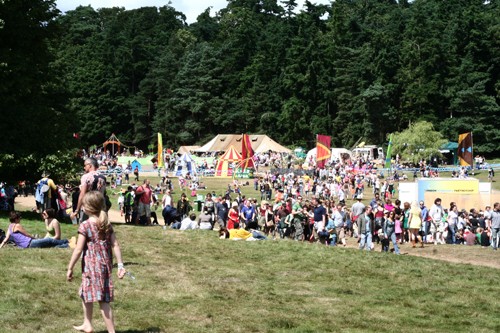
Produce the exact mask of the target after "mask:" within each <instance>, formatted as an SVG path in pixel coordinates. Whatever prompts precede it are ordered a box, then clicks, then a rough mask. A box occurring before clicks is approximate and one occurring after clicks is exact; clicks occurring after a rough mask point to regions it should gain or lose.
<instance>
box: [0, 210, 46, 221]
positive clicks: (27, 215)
mask: <svg viewBox="0 0 500 333" xmlns="http://www.w3.org/2000/svg"><path fill="white" fill-rule="evenodd" d="M16 211H17V212H19V214H21V216H22V217H23V218H24V219H27V220H40V221H41V218H42V217H41V215H40V214H39V213H37V212H33V211H27V210H21V211H18V210H16ZM9 213H10V212H9V211H0V218H5V219H7V220H8V219H9ZM42 222H43V221H42Z"/></svg>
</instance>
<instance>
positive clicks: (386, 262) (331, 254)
mask: <svg viewBox="0 0 500 333" xmlns="http://www.w3.org/2000/svg"><path fill="white" fill-rule="evenodd" d="M22 223H23V225H24V226H25V228H26V229H27V230H29V231H30V232H37V233H40V234H43V223H42V222H41V221H40V220H39V219H38V217H37V216H36V215H33V214H32V213H28V212H26V213H23V220H22ZM7 225H8V223H7V220H6V216H5V215H1V216H0V228H2V229H4V230H6V229H7ZM62 229H63V235H64V236H66V237H70V236H72V235H74V234H75V232H76V227H75V226H72V225H63V227H62ZM115 230H116V233H117V237H118V239H119V241H120V243H121V247H122V252H123V257H124V261H125V265H126V267H127V268H128V269H129V270H130V271H131V272H132V273H133V274H134V275H135V276H136V280H132V279H130V278H127V277H126V278H125V279H124V280H117V279H115V287H116V302H115V303H114V305H113V306H114V311H115V312H114V314H115V318H116V326H117V331H118V332H128V333H131V332H311V333H312V332H340V331H342V332H452V331H453V332H498V331H500V317H498V315H497V314H498V313H499V312H500V300H499V298H498V295H499V293H500V285H499V284H498V274H499V270H498V269H494V268H487V267H479V266H472V265H463V264H452V263H446V262H443V261H437V260H431V259H425V258H418V257H414V256H395V255H392V254H387V253H384V254H382V253H380V252H372V253H366V252H360V251H358V250H355V249H349V248H328V247H326V246H322V245H318V244H309V243H305V244H304V243H298V242H293V241H271V240H269V241H263V242H243V241H230V240H220V239H218V238H217V235H216V233H215V232H210V231H205V232H203V231H189V232H179V231H172V230H163V229H162V228H161V227H135V226H127V225H116V227H115ZM447 248H448V249H449V247H447V246H444V247H440V251H441V250H443V251H444V249H447ZM463 248H464V247H460V250H461V249H463ZM474 251H481V249H477V248H476V249H474ZM485 251H486V250H485ZM450 253H451V252H450ZM488 254H489V255H491V254H492V252H491V250H489V251H488ZM485 255H487V254H486V253H485ZM70 256H71V251H70V250H69V249H27V250H20V249H16V248H3V249H1V250H0V258H1V259H0V260H1V261H0V262H1V263H2V268H1V270H0V281H1V288H0V299H1V300H2V301H1V302H0V313H1V314H2V324H1V325H2V328H1V329H0V331H2V332H33V331H38V332H71V331H72V329H71V326H72V325H75V324H80V323H81V318H82V310H81V303H80V300H79V298H78V295H77V292H78V288H79V284H80V276H81V275H80V272H79V270H78V267H79V264H77V266H76V268H75V274H76V278H75V280H74V282H71V283H68V282H66V280H65V272H66V267H67V264H68V261H69V259H70ZM493 260H494V259H493ZM94 312H95V313H94V315H95V321H94V324H95V325H94V328H95V329H96V330H97V331H100V332H102V331H103V330H104V324H103V322H102V319H101V317H100V314H99V312H98V311H97V309H96V311H94Z"/></svg>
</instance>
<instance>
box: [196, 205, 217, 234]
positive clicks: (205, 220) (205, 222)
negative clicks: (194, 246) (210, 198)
mask: <svg viewBox="0 0 500 333" xmlns="http://www.w3.org/2000/svg"><path fill="white" fill-rule="evenodd" d="M212 216H213V215H212V214H210V213H209V211H208V207H207V206H204V207H203V211H202V212H201V214H200V216H198V228H200V229H201V230H212V228H213V224H212V223H213V219H212Z"/></svg>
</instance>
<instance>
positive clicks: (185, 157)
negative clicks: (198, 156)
mask: <svg viewBox="0 0 500 333" xmlns="http://www.w3.org/2000/svg"><path fill="white" fill-rule="evenodd" d="M179 160H180V161H184V162H193V158H192V157H191V155H190V154H189V153H184V154H182V156H181V158H179Z"/></svg>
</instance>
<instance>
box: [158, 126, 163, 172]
mask: <svg viewBox="0 0 500 333" xmlns="http://www.w3.org/2000/svg"><path fill="white" fill-rule="evenodd" d="M161 167H163V140H162V138H161V134H160V133H158V168H161Z"/></svg>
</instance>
